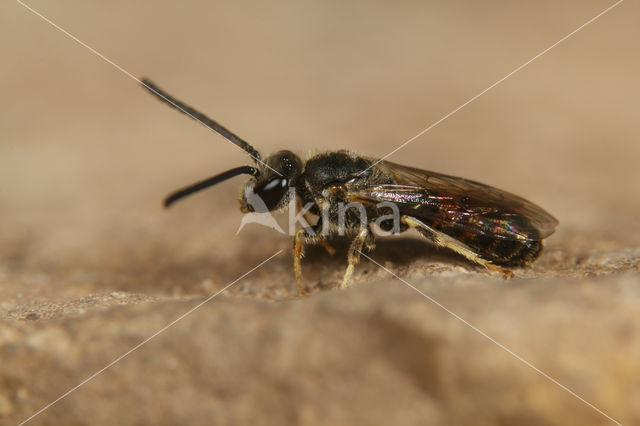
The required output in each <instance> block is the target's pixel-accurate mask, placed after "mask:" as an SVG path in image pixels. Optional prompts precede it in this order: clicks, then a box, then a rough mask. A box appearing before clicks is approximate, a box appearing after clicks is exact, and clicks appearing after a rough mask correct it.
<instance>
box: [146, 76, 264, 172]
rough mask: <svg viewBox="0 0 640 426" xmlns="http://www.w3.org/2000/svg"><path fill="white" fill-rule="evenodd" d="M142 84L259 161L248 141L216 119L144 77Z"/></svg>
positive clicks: (258, 156) (159, 97)
mask: <svg viewBox="0 0 640 426" xmlns="http://www.w3.org/2000/svg"><path fill="white" fill-rule="evenodd" d="M142 85H143V86H144V87H145V88H146V89H147V90H149V92H151V94H153V95H155V96H156V97H157V98H158V99H160V100H161V101H163V102H165V103H167V104H169V106H171V107H173V108H175V109H177V110H178V111H180V112H182V113H183V114H186V115H188V116H189V117H191V118H193V119H194V120H196V121H199V122H200V123H201V124H204V125H205V126H207V127H208V128H210V129H211V130H213V131H214V132H217V133H219V134H220V135H222V136H223V137H224V138H226V139H227V140H229V141H230V142H232V143H234V144H235V145H237V146H239V147H240V148H242V149H243V150H245V151H246V152H248V153H249V155H250V156H251V157H252V158H253V159H254V160H255V162H256V164H257V163H260V162H261V161H260V153H259V152H258V151H257V150H256V149H255V148H254V147H252V146H251V145H249V143H248V142H247V141H245V140H244V139H242V138H240V137H239V136H238V135H236V134H234V133H232V132H231V131H230V130H228V129H226V128H225V127H224V126H222V125H220V124H218V123H217V122H216V121H214V120H212V119H210V118H209V117H207V116H206V115H204V114H203V113H201V112H199V111H197V110H195V109H193V108H192V107H190V106H189V105H186V104H184V103H182V102H180V101H179V100H177V99H176V98H174V97H173V96H171V95H169V94H168V93H167V92H165V91H164V90H162V89H160V88H159V87H158V86H156V85H155V84H153V83H152V82H151V81H149V80H147V79H146V78H144V79H142Z"/></svg>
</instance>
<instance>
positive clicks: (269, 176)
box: [240, 151, 302, 213]
mask: <svg viewBox="0 0 640 426" xmlns="http://www.w3.org/2000/svg"><path fill="white" fill-rule="evenodd" d="M257 170H258V173H257V174H256V175H255V176H254V177H253V178H252V179H250V180H249V181H248V182H247V183H245V184H244V186H243V187H242V191H241V193H240V210H241V211H242V212H244V213H248V212H258V213H264V212H267V211H274V210H280V209H282V208H284V207H286V206H287V205H288V204H289V202H290V200H291V197H292V196H294V195H293V194H295V188H296V182H297V180H298V178H299V176H300V174H301V173H302V161H301V160H300V158H299V157H298V156H297V155H295V154H294V153H293V152H291V151H278V152H276V153H275V154H272V155H270V156H269V157H267V158H266V160H265V161H264V163H260V164H258V169H257Z"/></svg>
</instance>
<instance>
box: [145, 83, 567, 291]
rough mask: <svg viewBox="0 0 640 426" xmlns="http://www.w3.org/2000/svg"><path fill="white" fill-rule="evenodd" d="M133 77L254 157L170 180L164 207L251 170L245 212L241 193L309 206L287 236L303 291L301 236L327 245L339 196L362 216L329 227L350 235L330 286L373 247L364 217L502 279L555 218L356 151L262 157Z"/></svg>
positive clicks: (458, 181) (525, 260)
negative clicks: (178, 181) (180, 182)
mask: <svg viewBox="0 0 640 426" xmlns="http://www.w3.org/2000/svg"><path fill="white" fill-rule="evenodd" d="M142 83H143V85H144V86H145V87H146V88H147V89H148V90H149V91H150V92H151V93H152V94H154V95H155V96H157V97H158V98H159V99H160V100H162V101H164V102H166V103H167V104H169V105H170V106H172V107H173V108H176V109H178V110H179V111H181V112H182V113H184V114H186V115H188V116H190V117H191V118H193V119H195V120H198V121H199V122H200V123H202V124H204V125H205V126H207V127H209V128H210V129H212V130H214V131H215V132H217V133H219V134H220V135H222V136H223V137H225V138H226V139H228V140H229V141H231V142H233V143H234V144H236V145H237V146H239V147H240V148H242V149H243V150H245V151H246V152H247V153H248V154H249V155H250V156H251V157H252V158H253V160H254V162H255V167H254V166H240V167H236V168H233V169H231V170H228V171H226V172H224V173H221V174H219V175H216V176H213V177H211V178H209V179H206V180H203V181H200V182H197V183H195V184H193V185H190V186H187V187H185V188H183V189H180V190H178V191H176V192H174V193H172V194H171V195H169V196H168V197H167V198H166V200H165V206H167V207H168V206H169V205H171V204H173V203H174V202H176V201H177V200H179V199H181V198H183V197H185V196H187V195H190V194H192V193H194V192H197V191H200V190H202V189H205V188H208V187H210V186H212V185H215V184H217V183H220V182H222V181H225V180H227V179H230V178H232V177H235V176H238V175H241V174H247V175H250V176H251V178H250V179H249V181H248V182H246V183H245V185H244V186H243V188H242V191H241V194H240V208H241V210H242V211H243V212H245V213H246V212H252V211H254V204H253V203H251V202H250V200H251V199H252V198H255V197H259V199H261V200H262V202H263V204H262V206H263V208H264V210H265V211H277V210H281V209H284V208H285V207H287V205H288V204H289V202H290V201H291V197H296V198H297V199H298V201H300V202H302V203H304V204H310V205H311V208H310V210H309V211H310V212H311V213H313V214H315V215H318V216H319V219H318V222H317V223H316V224H315V225H313V226H308V227H305V228H301V229H298V230H297V231H296V233H295V237H294V242H293V259H294V271H295V276H296V282H297V285H298V290H299V291H300V293H301V294H304V293H305V290H304V287H303V285H302V268H301V260H302V257H303V256H304V245H305V243H310V244H322V245H324V246H325V247H326V248H327V250H329V251H330V252H332V251H333V249H332V248H331V246H330V245H329V244H328V242H327V239H328V238H332V237H335V236H337V235H338V222H339V221H338V218H339V214H340V213H341V212H339V211H338V210H339V209H338V206H343V205H344V204H345V203H360V204H361V205H363V206H364V209H365V213H366V218H367V222H366V223H363V222H362V221H361V215H358V214H356V213H355V212H347V214H346V215H345V216H343V220H342V221H340V222H341V223H340V232H339V234H340V235H345V236H347V237H349V238H352V242H351V245H350V246H349V250H348V256H347V260H348V265H347V270H346V272H345V274H344V278H343V280H342V284H341V285H340V288H345V287H347V286H348V285H349V281H350V279H351V276H352V274H353V271H354V268H355V265H356V264H357V263H358V261H359V260H360V252H361V251H362V250H363V249H367V250H373V248H374V245H375V244H374V234H373V231H372V224H373V223H374V222H375V223H376V224H377V225H379V226H380V228H382V229H383V230H385V231H393V233H400V232H404V231H406V230H407V229H409V228H414V229H416V230H417V231H418V232H419V233H420V234H422V235H423V236H424V237H426V238H427V239H428V240H429V241H431V242H432V243H433V244H434V245H435V246H436V247H446V248H448V249H450V250H453V251H454V252H456V253H459V254H460V255H462V256H464V257H465V258H467V259H468V260H470V261H472V262H475V263H477V264H479V265H482V266H484V267H485V268H487V269H489V270H494V271H498V272H500V273H502V274H504V275H505V277H506V278H509V277H511V276H512V272H510V271H509V270H507V269H503V268H501V267H500V266H505V267H517V266H525V265H529V264H531V263H533V262H534V261H535V260H536V259H537V258H538V257H539V256H540V254H541V253H542V240H543V239H544V238H547V237H548V236H549V235H551V234H552V233H553V232H554V230H555V228H556V226H557V225H558V221H557V220H556V219H555V218H554V217H553V216H551V215H550V214H549V213H547V212H546V211H545V210H543V209H542V208H541V207H538V206H537V205H535V204H533V203H531V202H530V201H527V200H525V199H524V198H521V197H519V196H517V195H514V194H511V193H509V192H506V191H502V190H500V189H497V188H493V187H491V186H488V185H485V184H482V183H479V182H475V181H472V180H468V179H463V178H459V177H455V176H448V175H444V174H440V173H435V172H430V171H426V170H421V169H417V168H413V167H407V166H403V165H400V164H395V163H391V162H388V161H383V160H376V159H373V158H366V157H362V156H359V155H357V154H355V153H353V152H350V151H346V150H341V151H335V152H326V153H322V154H318V155H315V156H313V157H311V158H309V159H308V160H307V161H306V162H305V161H303V160H301V159H300V157H298V156H297V155H296V154H294V153H293V152H291V151H279V152H276V153H275V154H272V155H270V156H269V157H267V158H266V159H264V160H262V157H261V155H260V153H259V152H258V151H257V150H256V149H255V148H253V147H252V146H251V145H250V144H249V143H247V142H246V141H244V140H243V139H241V138H240V137H238V136H237V135H235V134H234V133H232V132H231V131H229V130H227V129H226V128H224V127H223V126H221V125H220V124H218V123H217V122H216V121H214V120H212V119H210V118H208V117H207V116H205V115H204V114H202V113H200V112H198V111H197V110H195V109H193V108H191V107H190V106H188V105H185V104H184V103H182V102H181V101H179V100H177V99H175V98H173V97H172V96H170V95H169V94H167V93H165V92H164V91H162V90H161V89H160V88H158V87H157V86H155V85H154V84H153V83H151V82H150V81H148V80H143V82H142ZM381 203H382V204H386V205H389V204H392V205H393V206H395V207H396V208H397V212H399V216H400V217H399V219H400V224H399V226H394V224H393V223H392V221H391V220H382V221H376V219H381V218H383V217H388V213H389V212H388V207H380V205H381ZM321 213H328V214H321ZM342 213H344V212H342ZM324 221H327V222H328V223H324ZM323 230H325V231H326V230H328V231H329V232H322V231H323Z"/></svg>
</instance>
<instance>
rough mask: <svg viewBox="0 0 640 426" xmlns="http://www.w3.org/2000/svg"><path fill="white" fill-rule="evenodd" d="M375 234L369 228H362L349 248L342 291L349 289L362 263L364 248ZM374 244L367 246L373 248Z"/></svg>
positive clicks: (341, 285) (341, 286)
mask: <svg viewBox="0 0 640 426" xmlns="http://www.w3.org/2000/svg"><path fill="white" fill-rule="evenodd" d="M372 237H373V234H371V231H370V230H369V227H366V228H362V229H361V230H360V232H359V233H358V236H357V237H355V238H354V239H353V241H351V245H350V246H349V254H348V255H347V261H348V264H347V270H346V271H345V273H344V278H343V279H342V283H341V284H340V289H345V288H347V287H349V282H350V281H351V276H352V275H353V271H354V269H355V267H356V265H357V264H358V262H359V261H360V252H361V251H362V247H363V246H364V244H365V242H366V241H367V239H368V238H372ZM372 245H373V244H372V243H369V244H367V246H368V247H370V246H372Z"/></svg>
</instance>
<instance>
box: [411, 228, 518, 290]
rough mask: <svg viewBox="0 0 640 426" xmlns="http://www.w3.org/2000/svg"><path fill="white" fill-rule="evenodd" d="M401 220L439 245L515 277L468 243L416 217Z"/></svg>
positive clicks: (486, 266)
mask: <svg viewBox="0 0 640 426" xmlns="http://www.w3.org/2000/svg"><path fill="white" fill-rule="evenodd" d="M400 220H401V221H402V223H404V224H406V225H408V226H410V227H411V228H415V229H416V230H417V231H418V232H420V233H421V234H422V235H423V236H425V237H427V238H428V239H429V240H430V241H432V242H433V243H434V244H435V245H436V246H437V247H445V248H448V249H449V250H453V251H455V252H456V253H458V254H460V255H462V256H464V257H466V258H467V259H468V260H470V261H472V262H474V263H477V264H478V265H481V266H484V267H485V268H486V269H488V270H492V271H496V272H500V273H501V274H503V275H504V278H505V279H511V278H513V272H511V271H509V270H508V269H503V268H500V267H499V266H496V265H494V264H493V263H491V262H489V261H488V260H486V259H483V258H481V257H480V255H478V253H476V252H474V251H473V250H472V249H471V248H469V247H468V246H467V245H466V244H464V243H462V242H460V241H458V240H456V239H455V238H452V237H450V236H448V235H447V234H444V233H442V232H440V231H436V230H435V229H433V228H431V227H430V226H429V225H426V224H425V223H423V222H421V221H420V220H418V219H416V218H415V217H412V216H402V217H401V219H400Z"/></svg>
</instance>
